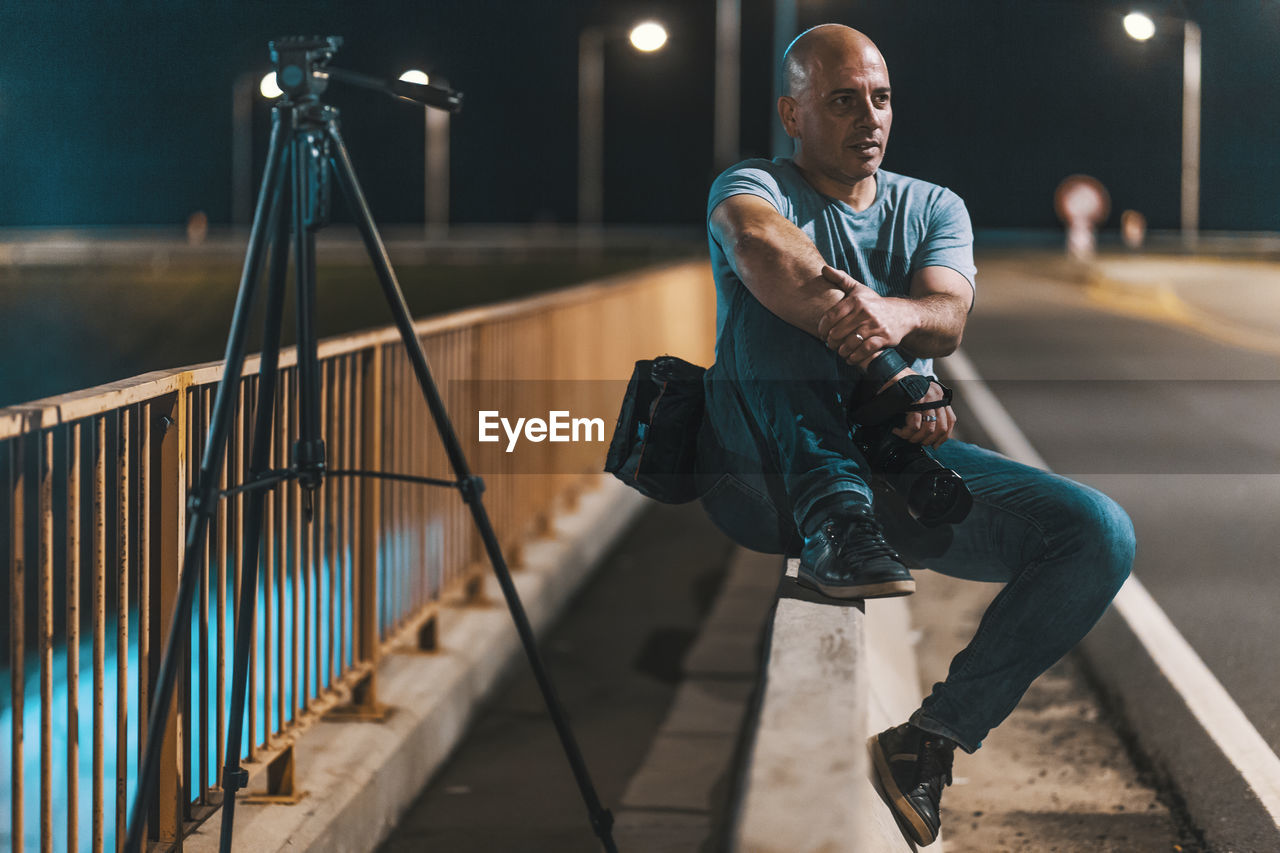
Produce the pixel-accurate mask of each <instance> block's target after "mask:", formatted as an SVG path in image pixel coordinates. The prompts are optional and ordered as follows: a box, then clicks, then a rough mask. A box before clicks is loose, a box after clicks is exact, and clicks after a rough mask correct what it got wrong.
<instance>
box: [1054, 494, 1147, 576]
mask: <svg viewBox="0 0 1280 853" xmlns="http://www.w3.org/2000/svg"><path fill="white" fill-rule="evenodd" d="M1062 509H1063V512H1062V535H1063V536H1064V541H1065V542H1067V543H1070V547H1072V548H1073V549H1077V548H1078V549H1080V551H1081V552H1082V553H1083V554H1087V555H1089V557H1090V567H1091V568H1092V570H1093V571H1094V572H1095V573H1096V576H1097V580H1098V581H1099V582H1100V583H1101V584H1103V585H1104V586H1105V587H1106V588H1108V589H1109V590H1110V591H1111V594H1112V595H1114V594H1115V592H1116V591H1118V590H1119V589H1120V587H1121V586H1122V585H1123V584H1124V582H1125V579H1126V578H1128V577H1129V571H1130V569H1132V567H1133V557H1134V552H1135V549H1136V539H1135V537H1134V532H1133V522H1132V521H1131V520H1130V518H1129V514H1128V513H1127V512H1125V511H1124V509H1123V508H1122V507H1121V506H1120V505H1119V504H1118V503H1116V502H1115V501H1114V500H1112V499H1111V498H1110V497H1108V496H1107V495H1104V494H1103V493H1102V492H1099V491H1098V490H1096V489H1093V488H1090V487H1088V486H1077V487H1076V489H1075V490H1074V491H1073V493H1072V494H1071V496H1070V498H1069V499H1067V500H1065V501H1064V504H1063V508H1062Z"/></svg>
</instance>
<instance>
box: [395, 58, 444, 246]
mask: <svg viewBox="0 0 1280 853" xmlns="http://www.w3.org/2000/svg"><path fill="white" fill-rule="evenodd" d="M400 79H401V80H403V81H404V82H406V83H417V84H418V85H419V86H426V85H428V84H429V83H430V82H431V78H430V77H429V76H428V75H427V72H425V71H419V70H418V69H417V68H410V69H409V70H408V71H406V72H404V73H403V74H401V75H400ZM423 113H424V114H425V115H426V118H425V119H424V122H425V124H424V126H423V136H422V158H423V166H422V181H423V186H422V227H423V229H424V236H428V237H429V236H433V234H434V233H435V232H437V231H440V230H441V229H444V228H446V227H448V225H449V114H448V113H447V112H445V111H444V110H423Z"/></svg>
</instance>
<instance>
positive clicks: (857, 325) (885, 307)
mask: <svg viewBox="0 0 1280 853" xmlns="http://www.w3.org/2000/svg"><path fill="white" fill-rule="evenodd" d="M822 277H823V278H825V279H826V280H827V281H829V282H831V283H832V284H833V285H835V286H837V287H839V288H840V289H842V290H844V291H845V295H844V297H843V298H842V299H841V300H840V301H839V302H837V303H836V304H835V305H833V306H831V307H830V308H828V309H827V310H826V312H825V313H824V314H823V315H822V319H821V320H819V321H818V335H819V337H820V338H822V339H823V340H824V341H825V342H826V345H827V346H828V347H829V348H831V349H833V350H835V351H836V352H838V353H839V354H840V357H841V358H843V359H844V360H845V361H847V362H849V363H850V364H852V365H854V366H855V367H865V366H866V364H867V363H868V362H869V361H871V359H872V357H873V356H875V355H876V353H878V352H880V350H882V349H886V348H888V347H893V346H897V345H898V344H899V343H901V342H902V339H903V338H904V337H906V335H907V334H909V333H910V332H911V331H912V330H913V329H915V327H916V323H917V320H918V318H917V316H916V312H915V309H914V307H913V306H912V304H911V301H910V300H907V299H891V298H887V297H884V296H881V295H880V294H878V293H876V292H875V291H874V290H872V289H871V288H870V287H867V286H866V285H865V284H862V283H861V282H859V281H858V280H857V279H855V278H853V277H852V276H850V275H849V274H848V273H845V272H841V271H840V270H837V269H833V268H832V267H830V266H823V268H822Z"/></svg>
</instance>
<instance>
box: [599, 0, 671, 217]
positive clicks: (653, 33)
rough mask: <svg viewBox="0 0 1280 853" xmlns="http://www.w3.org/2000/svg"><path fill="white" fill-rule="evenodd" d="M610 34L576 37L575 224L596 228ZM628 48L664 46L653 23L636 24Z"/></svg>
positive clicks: (601, 196)
mask: <svg viewBox="0 0 1280 853" xmlns="http://www.w3.org/2000/svg"><path fill="white" fill-rule="evenodd" d="M612 34H613V33H612V31H610V30H606V29H604V28H601V27H587V28H586V29H584V30H583V31H582V32H581V33H580V34H579V35H578V222H579V224H581V225H592V226H598V225H600V223H601V222H602V221H603V212H604V46H605V41H606V39H607V38H608V37H609V36H611V35H612ZM628 39H629V41H630V42H631V46H632V47H634V48H635V49H636V50H638V51H640V52H642V53H652V52H654V51H656V50H659V49H661V48H662V46H663V45H664V44H666V43H667V31H666V28H664V27H663V26H662V25H661V24H659V23H657V22H656V21H644V22H642V23H639V24H636V25H635V26H634V27H632V28H631V31H630V32H629V33H628Z"/></svg>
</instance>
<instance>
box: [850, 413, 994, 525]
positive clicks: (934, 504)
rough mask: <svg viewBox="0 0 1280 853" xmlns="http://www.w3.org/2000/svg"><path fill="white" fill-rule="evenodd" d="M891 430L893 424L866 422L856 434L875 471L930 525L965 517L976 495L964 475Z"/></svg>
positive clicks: (855, 439) (857, 442)
mask: <svg viewBox="0 0 1280 853" xmlns="http://www.w3.org/2000/svg"><path fill="white" fill-rule="evenodd" d="M891 430H892V427H890V426H864V427H859V428H858V429H857V430H856V431H855V432H854V434H853V441H854V444H856V445H858V449H859V450H861V451H862V455H863V456H865V457H867V463H868V464H869V465H870V466H871V471H872V473H873V474H876V475H877V476H879V477H880V478H881V479H883V480H884V481H885V483H886V484H887V485H888V486H889V488H891V489H893V490H894V491H895V492H897V493H898V494H899V495H900V496H901V497H902V499H903V500H904V501H906V504H907V509H908V510H909V511H910V513H911V517H912V518H914V519H915V520H916V521H918V522H920V523H921V524H923V525H925V526H926V527H938V526H940V525H943V524H955V523H957V522H960V521H964V519H965V518H966V517H967V516H968V515H969V510H970V509H972V508H973V495H971V494H970V493H969V487H968V486H966V485H965V484H964V479H963V478H962V477H961V476H960V475H959V474H957V473H956V472H955V471H952V470H951V469H950V468H948V467H946V466H945V465H943V464H942V463H941V462H939V461H938V460H937V459H934V458H933V455H932V454H930V453H929V451H928V449H927V448H924V447H921V446H920V445H918V444H912V443H911V442H910V441H907V440H906V439H905V438H901V437H899V436H896V435H894V434H893V432H892V431H891Z"/></svg>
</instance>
